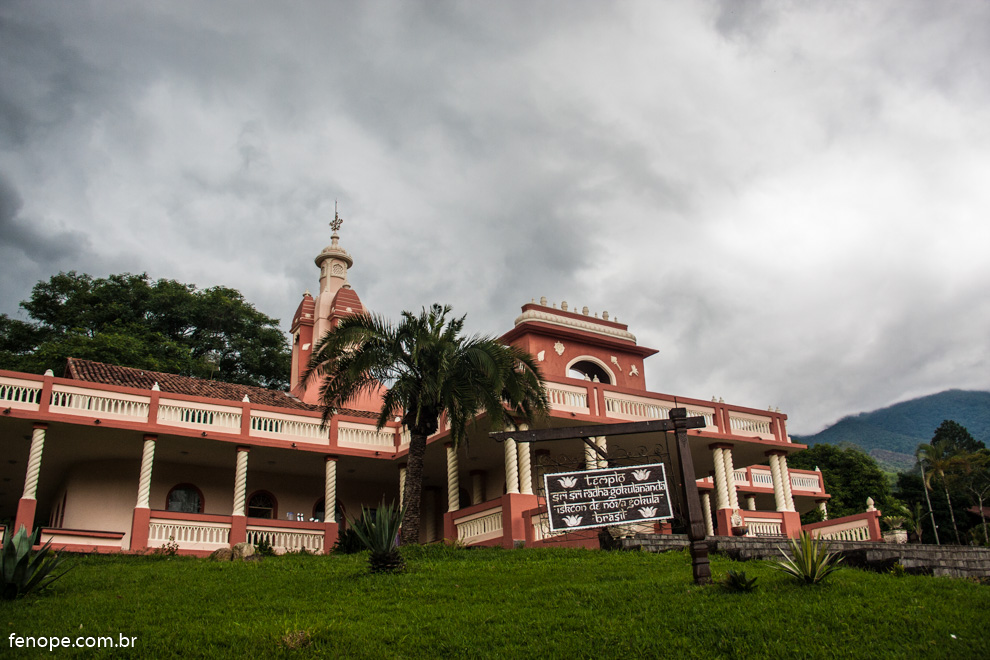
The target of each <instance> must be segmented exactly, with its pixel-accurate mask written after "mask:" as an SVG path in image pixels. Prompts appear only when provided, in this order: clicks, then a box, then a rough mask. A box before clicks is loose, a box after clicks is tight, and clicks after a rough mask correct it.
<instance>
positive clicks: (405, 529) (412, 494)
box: [399, 432, 426, 545]
mask: <svg viewBox="0 0 990 660" xmlns="http://www.w3.org/2000/svg"><path fill="white" fill-rule="evenodd" d="M425 454H426V436H425V435H424V434H422V433H416V432H412V433H411V437H410V438H409V455H408V456H407V457H406V458H407V460H406V490H405V492H404V493H403V494H402V503H403V505H404V506H405V507H406V513H405V515H404V516H403V517H402V529H401V530H400V532H399V543H400V544H401V545H416V544H418V543H419V522H420V504H421V503H422V500H423V456H424V455H425Z"/></svg>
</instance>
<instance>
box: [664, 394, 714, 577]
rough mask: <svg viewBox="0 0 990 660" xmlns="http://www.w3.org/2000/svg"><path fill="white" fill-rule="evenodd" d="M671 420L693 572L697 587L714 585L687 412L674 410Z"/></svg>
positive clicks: (685, 409)
mask: <svg viewBox="0 0 990 660" xmlns="http://www.w3.org/2000/svg"><path fill="white" fill-rule="evenodd" d="M670 420H671V421H672V422H673V423H674V438H675V439H676V441H677V452H678V454H680V459H681V460H680V461H678V468H680V478H681V483H682V484H683V486H682V487H681V495H682V496H683V498H684V507H685V508H686V509H687V517H688V541H690V548H691V570H692V572H693V573H694V583H695V584H710V583H711V581H712V571H711V567H710V566H709V564H708V542H707V541H706V540H705V522H704V518H703V517H702V514H701V498H700V497H699V495H698V484H697V482H696V481H695V474H694V459H693V458H692V457H691V445H690V444H689V443H688V435H687V424H686V421H687V408H673V409H672V410H671V411H670Z"/></svg>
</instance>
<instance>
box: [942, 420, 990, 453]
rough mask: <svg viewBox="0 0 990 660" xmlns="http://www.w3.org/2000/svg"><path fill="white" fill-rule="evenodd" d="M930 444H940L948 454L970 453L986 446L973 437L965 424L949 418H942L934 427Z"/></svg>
mask: <svg viewBox="0 0 990 660" xmlns="http://www.w3.org/2000/svg"><path fill="white" fill-rule="evenodd" d="M929 444H932V445H940V446H941V447H942V448H943V450H944V451H945V452H946V453H948V454H972V453H973V452H976V451H979V450H980V449H986V446H985V445H984V444H983V443H982V442H980V441H978V440H976V439H975V438H973V436H972V435H971V434H970V432H969V430H967V429H966V427H965V426H963V425H962V424H959V423H958V422H954V421H952V420H951V419H947V420H944V421H943V422H942V423H941V424H939V426H938V428H937V429H935V434H934V435H933V436H932V441H931V443H929Z"/></svg>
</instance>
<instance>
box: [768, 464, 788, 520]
mask: <svg viewBox="0 0 990 660" xmlns="http://www.w3.org/2000/svg"><path fill="white" fill-rule="evenodd" d="M779 459H780V457H779V456H777V454H770V478H771V480H772V481H773V499H774V503H775V504H776V505H777V511H787V503H786V501H785V500H784V484H783V481H782V480H781V478H780V461H779Z"/></svg>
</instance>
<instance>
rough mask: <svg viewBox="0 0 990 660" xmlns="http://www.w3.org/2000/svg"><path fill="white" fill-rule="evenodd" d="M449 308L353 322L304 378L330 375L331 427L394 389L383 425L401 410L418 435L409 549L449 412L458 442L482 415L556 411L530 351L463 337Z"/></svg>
mask: <svg viewBox="0 0 990 660" xmlns="http://www.w3.org/2000/svg"><path fill="white" fill-rule="evenodd" d="M449 313H450V307H449V306H440V305H436V304H435V305H433V306H432V307H431V308H430V309H429V310H427V309H426V308H423V310H422V312H421V313H420V314H419V315H414V314H412V313H411V312H402V321H401V322H400V323H399V324H398V325H393V324H391V323H390V322H389V321H387V320H385V319H384V318H382V317H380V316H377V315H370V314H369V315H362V316H353V317H349V318H346V319H344V320H343V321H341V322H340V324H339V325H338V326H337V327H336V328H334V329H332V330H330V331H329V332H327V334H325V335H324V336H323V337H322V338H321V339H320V341H319V342H318V343H317V345H316V346H315V347H314V350H313V356H312V359H311V360H310V365H309V371H308V372H307V374H306V378H307V379H308V378H322V379H323V382H322V384H321V386H320V402H321V403H322V404H323V423H324V424H326V423H327V422H328V421H329V419H330V417H331V416H332V415H333V414H334V413H335V412H336V410H337V409H338V408H341V407H344V405H345V404H346V403H347V402H348V401H349V400H351V399H352V398H354V397H355V396H357V395H361V394H374V393H378V392H380V391H381V387H382V385H384V386H385V387H386V388H388V389H387V391H385V392H384V394H383V396H382V407H381V411H380V412H379V415H378V428H379V429H381V428H382V427H383V426H385V424H386V423H387V422H388V421H389V420H390V419H392V418H393V417H394V416H396V415H399V416H401V417H402V422H403V424H405V426H406V427H407V428H408V429H409V432H410V435H411V438H410V442H409V455H408V457H407V465H406V486H405V492H404V493H403V503H404V504H405V507H406V512H405V516H404V517H403V519H402V531H401V535H400V538H401V541H402V543H403V544H404V545H405V544H413V543H418V542H419V521H420V498H421V493H422V487H423V456H424V454H425V453H426V439H427V438H428V437H429V436H431V435H433V434H434V433H436V432H437V428H438V425H439V420H440V417H441V415H444V414H445V415H446V418H447V422H448V423H449V424H450V439H451V441H452V442H453V443H454V444H455V446H456V445H457V444H458V443H459V442H461V441H462V440H463V439H464V438H465V437H466V435H467V428H468V424H469V423H471V422H472V421H473V420H475V418H476V417H478V415H479V413H484V414H485V415H486V416H487V417H488V421H489V423H490V424H491V425H492V426H493V427H495V428H502V427H504V426H505V425H506V423H507V421H509V419H510V416H511V417H514V418H519V419H520V420H525V421H527V422H528V421H532V420H533V418H534V416H536V415H540V416H542V415H546V414H547V413H548V412H549V410H550V403H549V400H548V399H547V394H546V390H545V389H544V382H543V376H542V375H541V374H540V370H539V367H538V366H537V364H536V362H535V361H534V360H533V357H532V356H531V355H529V354H528V353H527V352H525V351H523V350H522V349H520V348H517V347H515V346H506V345H504V344H502V343H501V342H499V341H498V340H496V339H493V338H491V337H482V336H477V335H476V336H471V337H464V336H462V335H461V331H462V330H463V328H464V317H463V316H462V317H460V318H453V319H448V318H447V315H448V314H449Z"/></svg>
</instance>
